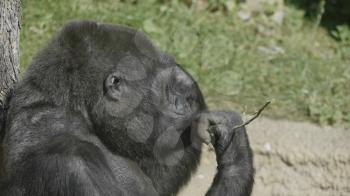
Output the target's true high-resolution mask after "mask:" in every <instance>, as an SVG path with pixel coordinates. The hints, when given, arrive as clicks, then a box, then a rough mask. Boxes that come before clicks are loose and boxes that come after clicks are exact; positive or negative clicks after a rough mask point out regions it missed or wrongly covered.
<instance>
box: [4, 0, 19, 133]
mask: <svg viewBox="0 0 350 196" xmlns="http://www.w3.org/2000/svg"><path fill="white" fill-rule="evenodd" d="M20 4H21V3H20V0H0V135H2V134H3V133H2V132H3V128H4V125H5V114H6V104H7V97H8V95H9V92H10V91H11V90H12V89H13V86H14V84H15V83H16V82H17V80H18V77H19V30H20Z"/></svg>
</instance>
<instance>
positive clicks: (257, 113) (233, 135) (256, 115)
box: [222, 101, 271, 154]
mask: <svg viewBox="0 0 350 196" xmlns="http://www.w3.org/2000/svg"><path fill="white" fill-rule="evenodd" d="M270 103H271V101H267V102H266V103H265V104H264V105H263V106H262V107H261V108H260V109H259V110H258V111H257V112H255V113H254V114H253V117H252V118H251V119H249V120H248V121H246V122H244V123H243V124H241V125H237V126H234V127H233V128H232V131H234V130H236V129H239V128H241V127H244V126H246V125H247V124H249V123H251V122H252V121H253V120H255V119H256V118H258V117H259V115H260V114H261V112H262V111H263V110H264V109H265V108H266V107H267V106H268V105H269V104H270ZM234 138H235V133H233V134H232V136H231V139H230V142H229V143H228V145H227V146H226V147H225V148H224V150H223V152H226V150H227V149H228V147H229V146H230V144H231V143H232V141H233V139H234ZM222 154H224V153H222Z"/></svg>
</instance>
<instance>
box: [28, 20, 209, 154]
mask: <svg viewBox="0 0 350 196" xmlns="http://www.w3.org/2000/svg"><path fill="white" fill-rule="evenodd" d="M36 62H37V63H36V64H34V65H33V66H32V67H31V68H30V69H29V70H28V74H27V76H28V77H29V78H31V81H32V82H33V83H35V85H36V86H38V87H39V88H41V89H45V92H46V93H47V94H46V95H45V96H49V97H50V98H51V99H52V101H53V102H54V103H55V104H58V105H65V106H68V107H69V108H70V109H72V110H74V111H78V112H79V111H80V112H81V111H84V112H85V114H86V115H87V116H88V117H89V119H91V122H92V124H93V126H94V129H93V130H94V131H95V134H97V135H99V136H100V138H103V139H102V140H103V142H104V143H105V144H107V146H108V147H109V148H110V149H111V150H112V151H117V152H119V153H121V154H122V155H124V156H128V157H133V158H135V157H140V156H141V157H143V156H150V155H152V154H154V149H153V148H154V146H153V145H150V144H158V143H157V142H156V139H157V138H159V137H160V135H162V133H163V132H165V131H166V130H169V129H171V131H169V132H170V133H171V132H174V131H175V132H176V133H171V134H170V135H171V136H176V135H181V134H183V132H184V130H186V129H187V128H189V127H190V125H191V122H192V121H193V118H194V117H196V115H197V114H198V113H199V112H200V111H202V110H204V109H205V104H204V101H203V97H202V95H201V92H200V90H199V89H198V86H197V84H196V83H195V82H194V80H193V79H192V78H191V76H189V75H188V74H187V73H186V72H185V71H184V70H183V69H181V68H180V67H179V66H178V65H177V64H176V63H175V61H174V60H173V59H172V58H170V57H169V56H168V55H166V54H164V53H162V52H161V51H159V50H158V49H157V48H156V47H154V46H153V45H152V43H151V42H150V41H149V40H148V39H147V38H146V37H145V36H144V34H142V33H140V32H138V31H136V30H133V29H130V28H127V27H122V26H115V25H107V24H96V23H94V22H79V23H71V24H70V25H68V26H66V27H65V28H64V29H63V30H62V32H61V33H60V34H59V36H58V37H56V38H55V39H54V40H53V41H52V43H51V44H50V45H49V46H48V48H46V49H45V50H44V51H43V52H42V53H41V54H40V55H39V56H38V57H37V59H36ZM52 65H55V66H52ZM35 73H41V74H35ZM52 87H54V88H52ZM168 134H169V133H168ZM160 143H162V144H159V145H161V147H162V148H163V147H164V148H166V146H163V145H167V142H160ZM170 144H171V145H174V144H173V142H172V143H170ZM177 145H180V146H181V145H185V144H184V141H181V140H180V141H179V142H178V143H177ZM131 149H132V150H131ZM130 153H131V154H130ZM135 153H136V154H135Z"/></svg>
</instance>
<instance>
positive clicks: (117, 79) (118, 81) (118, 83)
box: [111, 76, 121, 88]
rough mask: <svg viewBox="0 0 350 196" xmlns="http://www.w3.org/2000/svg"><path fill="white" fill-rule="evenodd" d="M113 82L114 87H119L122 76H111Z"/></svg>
mask: <svg viewBox="0 0 350 196" xmlns="http://www.w3.org/2000/svg"><path fill="white" fill-rule="evenodd" d="M111 83H112V84H113V87H114V88H118V87H119V85H120V83H121V78H120V77H117V76H113V77H112V78H111Z"/></svg>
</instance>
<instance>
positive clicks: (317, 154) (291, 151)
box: [179, 118, 350, 196]
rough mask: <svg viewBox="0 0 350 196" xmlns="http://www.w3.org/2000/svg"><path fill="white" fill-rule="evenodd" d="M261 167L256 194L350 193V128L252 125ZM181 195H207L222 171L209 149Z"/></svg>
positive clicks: (274, 122) (323, 195)
mask: <svg viewBox="0 0 350 196" xmlns="http://www.w3.org/2000/svg"><path fill="white" fill-rule="evenodd" d="M247 130H248V135H249V138H250V141H251V146H252V148H253V151H254V165H255V168H256V175H255V185H254V190H253V194H252V195H253V196H294V195H295V196H300V195H303V196H308V195H310V196H313V195H316V196H332V195H334V196H342V195H344V196H345V195H348V196H349V195H350V130H346V129H344V128H335V127H319V126H316V125H313V124H310V123H300V122H288V121H283V120H270V119H264V118H260V119H257V120H255V121H254V122H252V123H251V124H250V125H248V127H247ZM203 152H204V153H203V156H202V159H201V164H200V167H199V168H198V170H197V172H195V173H194V174H193V177H192V180H191V181H190V183H189V184H188V185H187V186H186V187H184V189H183V190H182V191H181V192H180V194H179V195H180V196H197V195H198V196H200V195H204V194H205V193H206V191H207V190H208V187H210V184H211V182H212V180H213V177H214V175H215V172H216V161H215V154H214V152H212V151H210V150H209V148H208V147H204V149H203Z"/></svg>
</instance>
